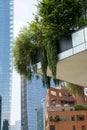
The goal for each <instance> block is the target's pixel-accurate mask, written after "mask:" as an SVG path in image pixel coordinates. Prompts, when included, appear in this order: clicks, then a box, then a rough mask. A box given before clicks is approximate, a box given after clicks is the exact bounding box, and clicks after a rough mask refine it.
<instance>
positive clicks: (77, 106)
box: [74, 104, 87, 110]
mask: <svg viewBox="0 0 87 130" xmlns="http://www.w3.org/2000/svg"><path fill="white" fill-rule="evenodd" d="M74 108H75V110H87V105H80V104H78V105H75V106H74Z"/></svg>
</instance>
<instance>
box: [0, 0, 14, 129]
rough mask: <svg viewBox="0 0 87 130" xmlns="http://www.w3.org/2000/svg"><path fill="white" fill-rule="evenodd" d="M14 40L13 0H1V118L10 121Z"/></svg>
mask: <svg viewBox="0 0 87 130" xmlns="http://www.w3.org/2000/svg"><path fill="white" fill-rule="evenodd" d="M12 41H13V0H0V96H1V97H2V109H1V110H2V111H1V120H2V127H4V126H3V122H4V121H8V124H9V121H10V104H11V100H10V99H11V69H12V68H11V61H12V59H11V48H12Z"/></svg>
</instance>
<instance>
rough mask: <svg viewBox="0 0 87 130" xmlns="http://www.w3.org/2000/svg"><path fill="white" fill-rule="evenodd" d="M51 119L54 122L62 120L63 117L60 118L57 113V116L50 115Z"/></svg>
mask: <svg viewBox="0 0 87 130" xmlns="http://www.w3.org/2000/svg"><path fill="white" fill-rule="evenodd" d="M49 120H50V121H54V122H58V121H61V119H60V117H59V116H58V115H56V116H50V117H49Z"/></svg>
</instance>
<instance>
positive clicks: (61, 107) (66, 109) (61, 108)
mask: <svg viewBox="0 0 87 130" xmlns="http://www.w3.org/2000/svg"><path fill="white" fill-rule="evenodd" d="M47 111H74V107H73V106H60V107H58V106H49V107H47Z"/></svg>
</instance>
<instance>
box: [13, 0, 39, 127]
mask: <svg viewBox="0 0 87 130" xmlns="http://www.w3.org/2000/svg"><path fill="white" fill-rule="evenodd" d="M36 3H37V0H14V38H15V37H16V36H17V34H18V32H19V30H20V28H21V27H23V26H24V25H27V22H31V21H32V20H33V18H34V16H33V13H35V12H36V6H35V5H36ZM12 84H13V85H12V86H13V87H12V106H11V124H12V125H14V124H15V121H17V120H20V117H21V111H20V110H21V99H20V91H21V90H20V76H19V75H18V74H17V72H16V71H15V70H13V79H12Z"/></svg>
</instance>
